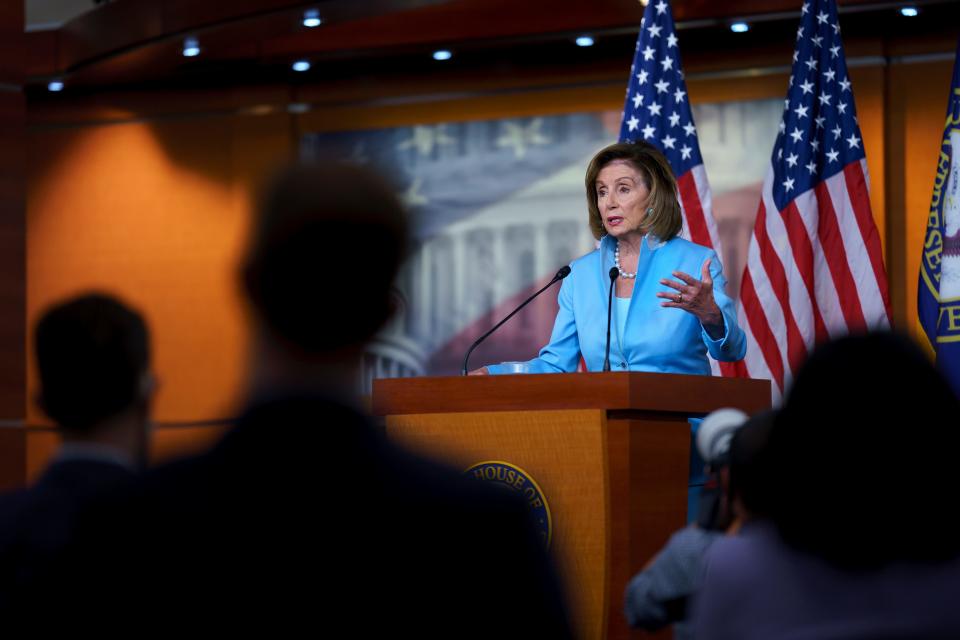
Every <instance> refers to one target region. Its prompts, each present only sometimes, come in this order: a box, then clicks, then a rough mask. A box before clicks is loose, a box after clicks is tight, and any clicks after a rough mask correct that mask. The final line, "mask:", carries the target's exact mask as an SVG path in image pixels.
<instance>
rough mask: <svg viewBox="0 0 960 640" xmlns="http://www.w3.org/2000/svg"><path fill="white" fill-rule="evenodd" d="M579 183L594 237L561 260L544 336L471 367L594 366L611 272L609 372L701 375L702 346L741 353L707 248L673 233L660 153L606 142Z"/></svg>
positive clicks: (603, 336) (493, 370)
mask: <svg viewBox="0 0 960 640" xmlns="http://www.w3.org/2000/svg"><path fill="white" fill-rule="evenodd" d="M586 188H587V206H588V208H589V215H590V230H591V231H592V232H593V235H594V237H596V238H597V239H599V240H600V246H599V247H598V248H597V249H596V250H595V251H592V252H591V253H588V254H587V255H585V256H583V257H581V258H578V259H577V260H574V261H573V263H572V264H571V265H570V268H571V271H570V275H569V276H567V277H566V278H565V279H564V280H563V283H562V285H561V287H560V294H559V296H558V298H557V301H558V302H559V305H560V311H559V312H558V313H557V319H556V322H555V323H554V326H553V333H552V335H551V336H550V342H549V343H548V344H547V345H546V346H545V347H543V348H542V349H541V350H540V354H539V355H538V356H537V357H536V358H534V359H533V360H530V361H528V362H525V363H520V366H519V367H517V366H516V365H515V364H506V363H505V364H499V365H489V366H487V367H482V368H480V369H477V370H475V371H472V372H471V374H473V375H477V374H480V375H484V374H488V373H489V374H502V373H514V372H516V371H517V370H518V369H519V370H520V371H522V372H525V373H561V372H565V371H567V372H572V371H575V370H576V368H577V364H578V362H579V359H580V356H581V354H582V355H583V359H584V361H585V362H586V365H587V369H588V370H590V371H601V370H603V363H604V359H605V355H606V344H607V301H608V295H609V288H610V285H611V281H612V280H613V277H614V275H615V276H616V284H615V293H614V298H613V303H612V309H611V313H612V317H611V325H610V326H611V331H610V369H611V370H612V371H653V372H663V373H689V374H701V375H710V363H709V360H708V359H707V353H709V354H710V355H711V356H713V357H714V358H715V359H717V360H723V361H735V360H740V359H741V358H743V356H744V354H745V353H746V339H745V337H744V333H743V330H742V329H740V327H739V326H738V325H737V316H736V311H735V309H734V304H733V300H731V299H730V297H729V296H727V294H726V292H725V291H724V287H725V285H726V279H725V278H724V277H723V271H722V269H721V266H720V261H719V259H718V258H717V254H716V252H714V251H713V250H712V249H709V248H707V247H702V246H700V245H697V244H693V243H692V242H689V241H687V240H684V239H683V238H680V237H679V236H678V234H679V233H680V228H681V225H682V218H681V215H680V203H679V202H678V200H677V183H676V179H675V178H674V177H673V172H672V171H671V169H670V164H669V162H668V161H667V159H666V158H665V157H664V155H663V154H662V153H661V152H660V151H659V150H658V149H657V148H656V147H654V146H653V145H650V144H648V143H645V142H636V143H619V144H614V145H610V146H609V147H606V148H605V149H603V150H602V151H600V152H599V153H598V154H597V155H596V156H594V157H593V160H591V161H590V166H589V167H587V175H586ZM613 267H615V268H616V272H615V274H614V275H611V268H613ZM693 274H695V275H693Z"/></svg>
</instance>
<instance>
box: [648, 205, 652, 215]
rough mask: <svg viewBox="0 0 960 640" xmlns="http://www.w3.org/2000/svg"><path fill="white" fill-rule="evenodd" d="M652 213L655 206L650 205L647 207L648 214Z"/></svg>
mask: <svg viewBox="0 0 960 640" xmlns="http://www.w3.org/2000/svg"><path fill="white" fill-rule="evenodd" d="M651 213H653V207H650V208H649V209H647V215H650V214H651Z"/></svg>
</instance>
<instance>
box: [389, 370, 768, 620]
mask: <svg viewBox="0 0 960 640" xmlns="http://www.w3.org/2000/svg"><path fill="white" fill-rule="evenodd" d="M769 406H770V383H769V381H766V380H742V379H733V378H715V377H709V376H688V375H677V374H656V373H626V372H624V373H571V374H548V375H505V376H471V377H443V378H400V379H382V380H375V381H374V383H373V398H372V408H373V413H374V414H376V415H382V416H385V417H386V426H387V433H388V435H389V436H390V437H391V438H393V439H394V440H396V441H398V442H400V443H401V444H404V445H406V446H408V447H409V448H411V449H415V450H418V451H420V452H423V453H425V454H428V455H432V456H434V457H438V458H442V459H444V460H446V461H447V462H449V463H451V464H453V465H455V466H457V467H459V468H462V469H464V470H466V469H468V468H469V467H471V466H473V465H475V464H477V463H480V462H487V461H502V462H506V463H509V464H510V465H513V466H515V467H519V468H520V469H522V470H523V471H525V472H526V474H527V475H528V476H529V477H530V478H531V479H532V480H533V481H534V482H535V483H536V484H537V485H538V487H539V489H540V490H541V491H542V493H543V496H544V497H545V498H546V501H547V504H548V507H549V511H550V516H551V517H550V519H549V520H550V523H551V529H552V540H551V544H550V548H551V551H552V553H553V555H554V557H555V559H556V561H557V564H558V566H559V569H560V573H561V576H562V577H563V579H564V582H565V586H566V590H567V593H568V598H569V600H570V606H571V613H572V615H573V618H574V624H575V626H576V628H577V630H578V632H579V636H580V637H583V638H623V637H628V636H629V633H630V632H629V629H628V627H627V625H626V622H625V620H624V617H623V593H624V588H625V586H626V584H627V581H628V580H629V578H630V577H631V576H632V575H633V574H634V573H635V572H637V571H639V570H640V569H641V568H642V567H643V565H644V564H645V563H646V562H647V560H649V559H650V557H652V556H653V554H654V553H656V551H657V550H658V549H659V548H660V547H661V546H662V545H663V543H664V542H666V540H667V538H668V537H669V536H670V534H671V533H672V532H673V531H676V530H677V529H679V528H681V527H683V526H684V524H685V523H686V516H687V490H688V486H687V485H688V480H689V465H690V462H689V460H690V427H689V424H688V422H687V420H688V418H690V417H696V416H702V415H704V414H706V413H709V412H710V411H712V410H714V409H717V408H720V407H736V408H739V409H742V410H743V411H746V412H747V413H749V414H753V413H756V412H758V411H761V410H763V409H766V408H768V407H769ZM517 597H523V594H517Z"/></svg>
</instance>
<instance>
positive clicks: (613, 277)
mask: <svg viewBox="0 0 960 640" xmlns="http://www.w3.org/2000/svg"><path fill="white" fill-rule="evenodd" d="M608 275H609V276H610V295H608V296H607V351H606V354H605V355H604V356H603V370H604V371H610V317H611V316H612V315H613V285H615V284H616V283H617V277H618V276H619V275H620V269H618V268H616V267H610V273H609V274H608Z"/></svg>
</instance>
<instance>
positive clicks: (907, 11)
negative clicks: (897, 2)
mask: <svg viewBox="0 0 960 640" xmlns="http://www.w3.org/2000/svg"><path fill="white" fill-rule="evenodd" d="M919 14H920V11H919V10H918V9H917V8H916V7H902V8H901V9H900V15H902V16H906V17H908V18H916V17H917V16H918V15H919Z"/></svg>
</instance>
